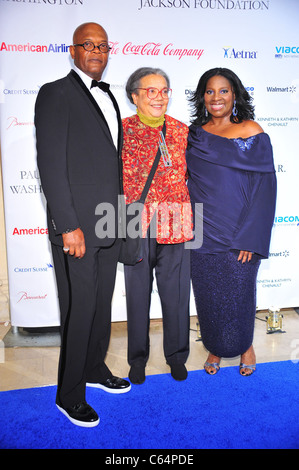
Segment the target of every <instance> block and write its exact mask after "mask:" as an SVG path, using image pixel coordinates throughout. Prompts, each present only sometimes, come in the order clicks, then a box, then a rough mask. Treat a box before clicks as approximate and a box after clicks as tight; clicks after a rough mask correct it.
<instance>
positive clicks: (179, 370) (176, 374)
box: [170, 364, 188, 380]
mask: <svg viewBox="0 0 299 470" xmlns="http://www.w3.org/2000/svg"><path fill="white" fill-rule="evenodd" d="M170 372H171V375H172V377H173V378H174V379H175V380H186V378H187V376H188V372H187V369H186V367H185V365H184V364H172V365H171V366H170Z"/></svg>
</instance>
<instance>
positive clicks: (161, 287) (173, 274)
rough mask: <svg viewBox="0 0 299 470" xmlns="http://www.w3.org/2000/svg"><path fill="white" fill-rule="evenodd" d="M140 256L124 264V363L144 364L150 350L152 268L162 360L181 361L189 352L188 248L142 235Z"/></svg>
mask: <svg viewBox="0 0 299 470" xmlns="http://www.w3.org/2000/svg"><path fill="white" fill-rule="evenodd" d="M143 243H144V258H143V260H142V261H141V262H139V263H137V264H136V265H135V266H125V269H124V271H125V286H126V303H127V324H128V363H129V364H130V365H133V364H136V363H138V364H141V365H144V366H145V365H146V363H147V360H148V357H149V350H150V337H149V325H150V304H151V294H152V286H153V276H154V271H155V276H156V282H157V288H158V293H159V297H160V301H161V307H162V316H163V348H164V355H165V358H166V362H167V363H168V364H169V365H172V364H184V363H185V362H186V360H187V358H188V355H189V326H190V316H189V315H190V314H189V303H190V250H187V249H185V244H184V243H179V244H174V245H161V244H158V243H157V242H156V239H155V238H150V237H148V238H145V239H143Z"/></svg>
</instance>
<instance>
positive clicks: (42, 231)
mask: <svg viewBox="0 0 299 470" xmlns="http://www.w3.org/2000/svg"><path fill="white" fill-rule="evenodd" d="M12 234H13V235H20V236H23V235H47V234H48V229H47V228H41V227H36V228H18V227H15V228H14V229H13V232H12Z"/></svg>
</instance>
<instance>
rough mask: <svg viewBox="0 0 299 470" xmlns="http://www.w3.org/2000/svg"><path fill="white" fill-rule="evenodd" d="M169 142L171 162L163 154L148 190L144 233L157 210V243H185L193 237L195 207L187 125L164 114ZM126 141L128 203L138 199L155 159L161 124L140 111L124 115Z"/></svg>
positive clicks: (124, 150) (124, 159)
mask: <svg viewBox="0 0 299 470" xmlns="http://www.w3.org/2000/svg"><path fill="white" fill-rule="evenodd" d="M165 121H166V137H165V141H166V145H167V148H168V153H169V156H170V159H171V166H169V167H167V166H165V164H164V161H163V158H162V156H161V158H160V161H159V165H158V168H157V171H156V173H155V176H154V179H153V181H152V184H151V187H150V190H149V192H148V195H147V198H146V201H145V208H144V210H143V214H142V215H143V217H142V231H143V236H145V234H146V232H147V229H148V227H149V224H150V221H151V219H152V217H153V215H154V212H155V211H156V213H157V227H156V230H157V233H156V239H157V242H158V243H163V244H166V243H182V242H185V241H187V240H191V239H192V238H193V233H192V228H193V227H192V211H191V204H190V198H189V192H188V189H187V185H186V181H187V178H186V171H187V165H186V160H185V152H186V147H187V136H188V131H189V129H188V127H187V126H186V125H185V124H183V123H181V122H180V121H177V120H176V119H174V118H172V117H170V116H168V115H165ZM123 128H124V144H123V152H122V160H123V184H124V194H125V199H126V203H127V204H129V203H131V202H134V201H138V199H139V198H140V196H141V193H142V190H143V188H144V185H145V183H146V180H147V177H148V174H149V172H150V169H151V167H152V164H153V162H154V159H155V156H156V153H157V150H158V145H159V144H158V142H159V133H160V132H161V130H162V126H160V127H157V128H153V127H149V126H147V125H145V124H143V123H142V122H141V121H140V119H139V117H138V116H137V115H134V116H131V117H128V118H125V119H123Z"/></svg>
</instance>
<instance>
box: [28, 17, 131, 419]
mask: <svg viewBox="0 0 299 470" xmlns="http://www.w3.org/2000/svg"><path fill="white" fill-rule="evenodd" d="M109 49H110V48H109V44H108V37H107V34H106V31H105V30H104V29H103V28H102V26H100V25H98V24H96V23H85V24H83V25H80V26H79V27H78V28H77V29H76V30H75V32H74V37H73V45H72V46H70V53H71V56H72V58H73V60H74V70H71V72H70V73H69V74H68V75H67V76H66V77H65V78H62V79H60V80H57V81H55V82H52V83H47V84H45V85H44V86H42V88H41V89H40V92H39V94H38V97H37V101H36V107H35V126H36V140H37V162H38V167H39V171H40V176H41V181H42V186H43V190H44V194H45V196H46V199H47V215H48V228H49V237H50V241H51V244H52V253H53V260H54V267H55V274H56V280H57V289H58V296H59V305H60V313H61V352H60V361H59V373H58V386H57V398H56V404H57V407H58V408H59V410H60V411H61V412H62V413H63V414H65V415H66V416H67V417H68V418H69V419H70V421H71V422H72V423H74V424H76V425H79V426H85V427H92V426H96V425H97V424H98V423H99V417H98V415H97V413H96V412H95V410H93V409H92V408H91V406H89V405H88V404H87V403H86V401H85V389H86V384H87V385H88V386H93V387H97V388H100V389H103V390H105V391H107V392H111V393H124V392H127V391H129V390H130V388H131V386H130V383H129V382H128V381H126V380H124V379H121V378H118V377H115V376H113V375H112V373H111V371H110V370H109V368H108V367H107V366H106V364H105V362H104V360H105V356H106V353H107V349H108V345H109V339H110V330H111V301H112V295H113V290H114V285H115V277H116V269H117V262H118V257H119V251H120V240H118V239H117V235H116V234H114V236H113V237H112V238H111V236H109V237H108V236H107V237H106V236H104V235H105V234H103V236H101V238H99V237H98V236H97V235H96V233H95V226H96V223H97V221H98V220H99V217H98V216H97V215H96V214H95V212H96V206H97V205H98V204H100V203H107V204H109V205H110V206H109V207H113V208H114V213H115V221H114V222H115V226H117V217H118V215H117V214H118V210H117V208H118V195H119V194H120V192H121V188H122V181H121V147H122V125H121V118H120V113H119V109H118V106H117V103H116V101H115V98H114V97H113V95H112V93H111V92H110V90H109V89H108V88H109V87H108V86H107V84H104V85H103V86H104V88H105V91H103V90H102V89H101V88H99V86H101V83H103V82H101V83H100V85H99V84H98V83H97V82H99V81H100V80H101V77H102V74H103V71H104V69H105V67H106V65H107V61H108V53H109Z"/></svg>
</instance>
